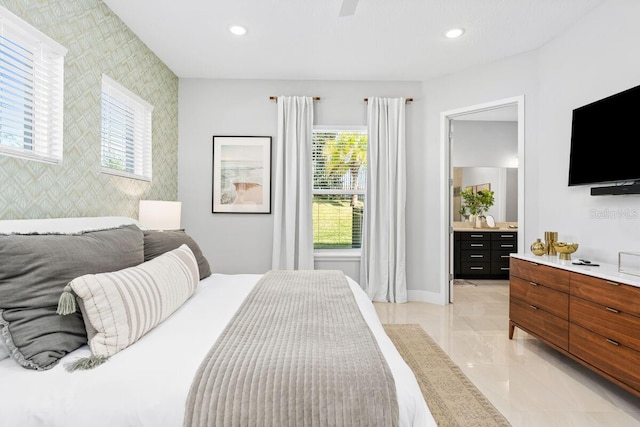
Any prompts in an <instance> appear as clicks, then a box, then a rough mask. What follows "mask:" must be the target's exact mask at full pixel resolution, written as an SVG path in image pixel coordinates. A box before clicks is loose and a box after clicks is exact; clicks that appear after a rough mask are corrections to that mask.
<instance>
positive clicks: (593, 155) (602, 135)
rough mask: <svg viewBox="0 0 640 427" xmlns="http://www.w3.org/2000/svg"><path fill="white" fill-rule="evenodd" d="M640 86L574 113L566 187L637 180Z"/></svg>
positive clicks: (639, 173) (639, 136) (639, 135)
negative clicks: (567, 183)
mask: <svg viewBox="0 0 640 427" xmlns="http://www.w3.org/2000/svg"><path fill="white" fill-rule="evenodd" d="M638 147H640V86H636V87H634V88H631V89H627V90H625V91H623V92H620V93H617V94H615V95H611V96H609V97H607V98H603V99H600V100H599V101H595V102H592V103H591V104H587V105H584V106H582V107H579V108H576V109H575V110H573V119H572V122H571V154H570V159H569V185H570V186H574V185H586V184H600V183H616V184H630V183H633V182H635V181H638V180H640V161H639V159H638V157H637V156H636V154H635V150H636V149H638Z"/></svg>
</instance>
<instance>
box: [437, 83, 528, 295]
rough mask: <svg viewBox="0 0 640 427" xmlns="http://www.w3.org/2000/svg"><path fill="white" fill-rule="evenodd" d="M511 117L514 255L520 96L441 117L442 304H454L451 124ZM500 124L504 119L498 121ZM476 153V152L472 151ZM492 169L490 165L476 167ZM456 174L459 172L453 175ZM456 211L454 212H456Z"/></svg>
mask: <svg viewBox="0 0 640 427" xmlns="http://www.w3.org/2000/svg"><path fill="white" fill-rule="evenodd" d="M505 113H507V114H512V117H513V118H512V119H510V120H516V121H517V158H516V159H513V160H514V161H517V227H518V228H517V230H518V249H517V250H518V252H523V251H524V242H525V241H526V238H525V236H524V220H525V218H524V96H523V95H522V96H517V97H513V98H507V99H502V100H497V101H491V102H487V103H484V104H478V105H472V106H468V107H463V108H459V109H456V110H450V111H445V112H443V113H441V143H442V153H443V159H442V160H443V170H444V174H445V179H444V183H445V186H446V188H445V190H444V194H445V197H444V198H445V200H443V202H444V203H443V215H442V218H443V221H442V228H441V230H442V238H441V250H442V252H441V253H443V254H444V258H445V262H444V265H443V266H442V273H443V274H442V277H443V278H445V280H444V283H443V284H442V287H441V289H442V291H443V295H444V297H445V298H444V301H445V303H451V302H453V300H454V288H453V283H454V255H453V246H454V243H453V236H454V232H453V231H454V214H456V213H457V212H458V209H459V206H458V207H457V205H456V202H455V200H456V199H455V197H454V166H455V165H454V156H453V153H454V144H455V142H454V141H455V123H456V121H460V120H463V119H466V120H492V117H495V118H494V119H493V120H495V121H499V118H500V117H504V114H505ZM502 120H504V118H503V119H502ZM474 149H476V148H474ZM477 149H478V150H480V151H478V152H477V155H476V157H482V154H483V151H481V150H482V147H477ZM480 166H492V165H488V164H485V165H480ZM456 172H457V174H458V173H459V171H456ZM456 207H457V208H456Z"/></svg>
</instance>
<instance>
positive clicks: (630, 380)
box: [569, 324, 640, 390]
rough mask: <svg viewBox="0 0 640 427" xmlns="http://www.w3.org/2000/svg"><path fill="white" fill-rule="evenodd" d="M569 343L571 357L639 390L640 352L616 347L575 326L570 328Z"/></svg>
mask: <svg viewBox="0 0 640 427" xmlns="http://www.w3.org/2000/svg"><path fill="white" fill-rule="evenodd" d="M569 341H570V343H571V344H570V347H569V350H570V352H571V353H573V355H575V356H577V357H579V358H580V359H582V360H584V361H585V362H587V363H589V364H590V365H593V366H595V367H596V368H597V369H599V370H601V371H603V372H605V373H607V374H609V375H611V376H612V377H614V378H616V379H617V380H618V381H621V382H623V383H625V384H627V385H628V386H630V387H632V388H633V389H635V390H640V369H638V366H640V352H637V351H635V350H633V349H631V348H629V347H626V346H624V345H621V344H619V345H616V344H615V343H612V342H611V341H608V340H607V338H604V337H603V336H601V335H598V334H596V333H595V332H591V331H588V330H587V329H584V328H582V327H580V326H578V325H575V324H571V326H570V339H569Z"/></svg>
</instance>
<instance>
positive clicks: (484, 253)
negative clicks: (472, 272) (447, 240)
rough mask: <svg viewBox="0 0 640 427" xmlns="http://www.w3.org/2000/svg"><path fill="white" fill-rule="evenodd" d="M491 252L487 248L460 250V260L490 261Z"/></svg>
mask: <svg viewBox="0 0 640 427" xmlns="http://www.w3.org/2000/svg"><path fill="white" fill-rule="evenodd" d="M490 261H491V252H490V251H488V250H483V249H480V250H476V251H473V250H471V251H460V262H490Z"/></svg>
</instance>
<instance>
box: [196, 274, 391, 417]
mask: <svg viewBox="0 0 640 427" xmlns="http://www.w3.org/2000/svg"><path fill="white" fill-rule="evenodd" d="M184 425H185V426H187V427H193V426H198V427H201V426H242V427H245V426H265V427H267V426H273V427H286V426H292V427H293V426H295V427H299V426H300V427H302V426H313V427H315V426H318V427H319V426H349V427H357V426H363V427H364V426H397V425H398V401H397V396H396V389H395V383H394V381H393V377H392V375H391V371H390V370H389V366H388V365H387V362H386V360H385V359H384V357H383V355H382V353H381V351H380V348H379V347H378V344H377V342H376V341H375V338H374V336H373V333H372V332H371V330H370V329H369V327H368V326H367V324H366V322H365V320H364V318H363V317H362V314H361V313H360V310H359V309H358V307H357V304H356V301H355V298H354V296H353V293H352V291H351V289H350V288H349V284H348V283H347V279H346V277H345V276H344V274H343V273H342V272H340V271H327V270H317V271H270V272H268V273H267V274H265V276H264V277H263V278H262V279H261V280H260V281H259V282H258V283H257V284H256V286H255V288H254V289H253V290H252V291H251V293H250V294H249V295H248V296H247V298H246V300H245V301H244V302H243V303H242V305H241V306H240V308H239V309H238V312H237V313H236V314H235V315H234V317H233V318H232V319H231V321H230V322H229V325H227V327H226V329H225V330H224V331H223V332H222V334H221V335H220V337H219V338H218V340H217V341H216V343H215V344H214V346H213V347H212V349H211V350H210V351H209V354H208V355H207V356H206V358H205V360H204V361H203V362H202V364H201V366H200V368H199V369H198V372H197V373H196V377H195V378H194V382H193V383H192V385H191V390H190V392H189V396H188V398H187V402H186V411H185V421H184Z"/></svg>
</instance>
